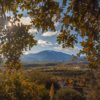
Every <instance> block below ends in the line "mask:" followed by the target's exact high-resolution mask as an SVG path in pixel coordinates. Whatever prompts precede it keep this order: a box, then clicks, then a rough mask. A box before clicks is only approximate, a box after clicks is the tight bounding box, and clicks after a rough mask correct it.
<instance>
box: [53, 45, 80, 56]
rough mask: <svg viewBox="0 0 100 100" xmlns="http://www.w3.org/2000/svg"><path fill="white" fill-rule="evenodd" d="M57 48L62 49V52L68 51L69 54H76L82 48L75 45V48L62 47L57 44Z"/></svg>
mask: <svg viewBox="0 0 100 100" xmlns="http://www.w3.org/2000/svg"><path fill="white" fill-rule="evenodd" d="M54 49H55V50H57V51H61V52H64V53H67V54H74V55H76V54H77V53H79V51H80V50H81V48H79V47H77V46H75V47H74V48H71V47H69V48H62V47H61V46H56V47H54Z"/></svg>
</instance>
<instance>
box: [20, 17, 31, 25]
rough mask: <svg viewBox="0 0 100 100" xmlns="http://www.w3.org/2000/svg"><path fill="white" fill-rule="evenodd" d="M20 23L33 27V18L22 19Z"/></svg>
mask: <svg viewBox="0 0 100 100" xmlns="http://www.w3.org/2000/svg"><path fill="white" fill-rule="evenodd" d="M20 22H21V23H22V24H24V25H31V18H30V17H22V18H21V19H20Z"/></svg>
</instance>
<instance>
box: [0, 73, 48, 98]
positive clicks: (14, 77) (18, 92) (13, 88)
mask: <svg viewBox="0 0 100 100" xmlns="http://www.w3.org/2000/svg"><path fill="white" fill-rule="evenodd" d="M45 97H46V98H48V97H49V95H48V92H47V91H46V89H45V88H44V86H41V85H36V84H35V83H34V82H31V81H30V80H29V79H28V78H26V76H25V75H24V74H23V73H22V72H18V71H17V72H15V71H14V72H9V71H8V72H6V73H5V74H4V73H0V100H45V99H44V98H45ZM46 100H47V99H46Z"/></svg>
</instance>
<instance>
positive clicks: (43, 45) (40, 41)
mask: <svg viewBox="0 0 100 100" xmlns="http://www.w3.org/2000/svg"><path fill="white" fill-rule="evenodd" d="M38 45H40V46H42V47H45V46H52V45H53V44H52V43H51V42H48V41H45V40H38Z"/></svg>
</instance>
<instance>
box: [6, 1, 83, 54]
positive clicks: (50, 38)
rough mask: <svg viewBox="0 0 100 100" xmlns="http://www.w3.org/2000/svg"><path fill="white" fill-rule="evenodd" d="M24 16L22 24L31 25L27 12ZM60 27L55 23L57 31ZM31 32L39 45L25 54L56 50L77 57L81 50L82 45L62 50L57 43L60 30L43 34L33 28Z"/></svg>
mask: <svg viewBox="0 0 100 100" xmlns="http://www.w3.org/2000/svg"><path fill="white" fill-rule="evenodd" d="M58 1H59V2H60V5H61V0H58ZM19 10H20V9H19ZM20 12H21V11H20ZM23 14H24V17H22V18H21V22H22V23H23V24H25V25H29V24H30V22H31V19H30V17H28V16H27V11H24V12H23ZM8 15H10V16H12V13H11V12H10V13H8ZM60 25H61V24H60V23H58V22H57V23H55V27H56V28H57V30H58V29H59V28H60ZM29 32H30V33H31V34H33V36H35V39H36V40H37V45H36V46H33V47H32V48H31V50H28V51H24V54H29V53H37V52H41V51H44V50H54V51H59V52H64V53H67V54H71V55H72V54H74V55H76V54H77V53H78V52H79V51H80V49H81V47H80V45H76V46H75V47H74V48H62V46H61V45H59V44H58V43H57V35H58V34H59V33H60V32H59V30H58V31H50V30H49V31H47V32H44V33H42V32H41V31H40V32H38V31H37V29H36V28H31V29H30V30H29ZM78 40H79V41H81V38H80V37H78Z"/></svg>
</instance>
